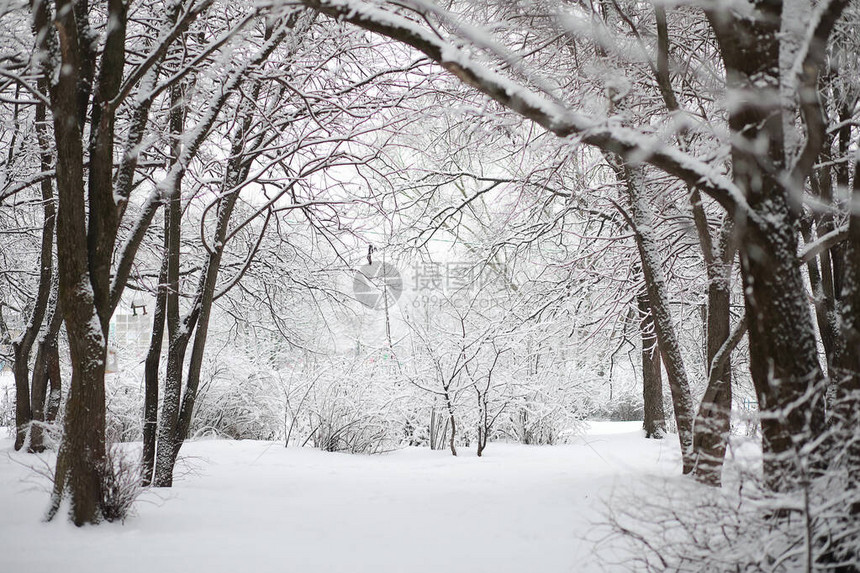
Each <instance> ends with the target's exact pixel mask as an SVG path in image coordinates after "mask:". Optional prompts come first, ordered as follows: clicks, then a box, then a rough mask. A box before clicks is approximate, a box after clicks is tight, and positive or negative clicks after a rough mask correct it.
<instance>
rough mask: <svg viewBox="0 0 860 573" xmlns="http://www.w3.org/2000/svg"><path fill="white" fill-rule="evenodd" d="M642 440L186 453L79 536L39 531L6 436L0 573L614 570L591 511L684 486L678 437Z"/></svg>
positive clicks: (626, 427)
mask: <svg viewBox="0 0 860 573" xmlns="http://www.w3.org/2000/svg"><path fill="white" fill-rule="evenodd" d="M640 427H641V423H639V422H622V423H610V422H593V423H592V424H591V427H590V429H589V430H588V431H587V432H586V434H585V435H584V436H582V437H581V438H579V439H578V440H577V442H576V443H574V444H571V445H566V446H554V447H535V446H519V445H509V444H497V443H494V444H490V446H489V447H488V448H487V451H486V452H485V457H484V458H477V457H476V456H475V454H474V451H465V450H464V451H462V452H461V455H460V456H459V457H457V458H454V457H452V456H450V455H448V454H446V453H445V452H431V451H429V450H425V449H418V448H408V449H405V450H401V451H397V452H394V453H391V454H386V455H380V456H353V455H346V454H331V453H324V452H320V451H316V450H312V449H297V448H291V449H285V448H284V447H283V446H282V444H278V443H271V442H232V441H223V440H212V441H198V442H193V443H188V444H186V445H185V447H184V448H183V450H182V453H183V454H184V456H185V462H184V469H185V470H186V471H185V472H184V475H183V476H182V477H181V479H180V480H179V481H178V483H177V484H176V485H175V486H174V487H173V488H172V489H170V490H160V491H157V492H156V491H151V492H146V493H145V494H144V495H143V498H142V500H141V501H140V502H139V503H138V505H137V509H136V512H135V516H134V517H132V518H131V519H129V520H128V521H126V523H125V524H124V525H121V524H105V525H100V526H97V527H85V528H81V529H78V528H75V527H74V526H72V525H69V524H68V523H66V522H64V521H62V520H60V522H54V523H43V522H41V521H40V517H41V515H42V513H43V511H44V509H45V505H46V502H47V493H46V491H45V488H46V487H47V485H48V482H47V480H46V479H45V478H43V477H39V476H37V475H36V474H35V473H34V472H33V471H32V470H31V469H29V468H28V467H27V466H28V465H29V466H36V467H38V466H39V458H37V457H35V456H32V455H27V454H20V453H15V452H14V451H12V447H11V445H12V444H11V441H10V440H9V439H8V433H7V432H3V438H2V439H0V572H9V573H12V572H17V571H22V572H24V571H26V572H28V573H42V572H49V571H50V572H56V573H78V572H80V573H91V572H119V573H137V572H144V571H146V572H153V571H157V572H159V573H164V572H172V571H182V572H184V573H193V572H197V571H202V572H206V573H221V572H224V573H228V572H229V573H243V572H253V573H262V572H269V571H271V572H275V571H277V572H279V573H291V572H296V573H362V572H368V573H370V572H372V573H425V572H427V573H431V572H432V573H483V572H487V573H507V572H511V573H513V572H516V573H531V572H535V573H555V572H580V571H603V570H626V568H624V567H620V566H618V565H617V564H615V565H613V563H611V561H612V560H613V559H612V558H613V556H617V555H618V550H617V548H614V547H612V546H611V545H612V543H616V544H617V543H619V540H618V539H614V540H610V542H609V543H607V542H606V541H605V540H604V538H605V537H606V533H607V531H608V529H607V527H606V525H604V523H605V511H606V509H605V505H604V502H606V501H609V503H610V504H611V503H617V499H613V498H614V497H615V494H616V493H618V492H620V491H630V490H631V488H632V489H634V490H635V488H636V487H637V486H638V484H642V483H645V482H649V481H650V482H654V481H655V480H657V481H659V482H660V483H663V484H664V485H667V483H668V484H671V482H672V481H673V480H675V479H681V478H677V477H675V476H677V475H678V474H679V473H680V470H679V460H678V458H679V456H678V453H677V452H678V442H677V438H676V437H675V436H669V437H668V438H667V439H666V440H645V439H643V438H642V433H641V432H640V431H639V428H640ZM45 460H49V458H45ZM41 464H42V466H43V467H44V466H45V461H44V460H43V461H42V462H41Z"/></svg>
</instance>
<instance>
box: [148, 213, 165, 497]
mask: <svg viewBox="0 0 860 573" xmlns="http://www.w3.org/2000/svg"><path fill="white" fill-rule="evenodd" d="M165 213H167V212H166V211H165ZM168 217H169V216H168V215H165V221H164V238H165V241H164V257H163V261H162V264H161V271H160V272H159V273H158V292H157V294H156V297H155V312H154V314H153V317H152V336H151V338H150V340H149V351H148V352H147V354H146V364H145V366H144V396H143V455H142V461H141V466H142V467H141V474H142V476H141V480H142V483H143V485H149V484H151V483H152V477H153V475H152V474H153V471H154V469H155V447H156V436H157V431H158V370H159V365H160V364H161V346H162V341H163V340H164V317H165V312H166V306H167V260H168V254H167V253H168V251H167V247H168V244H167V229H168V227H169V221H168Z"/></svg>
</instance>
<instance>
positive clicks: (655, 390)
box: [636, 293, 666, 439]
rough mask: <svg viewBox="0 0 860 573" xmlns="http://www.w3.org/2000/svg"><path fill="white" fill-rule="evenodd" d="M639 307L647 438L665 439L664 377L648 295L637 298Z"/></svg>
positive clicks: (644, 424) (641, 294) (643, 399)
mask: <svg viewBox="0 0 860 573" xmlns="http://www.w3.org/2000/svg"><path fill="white" fill-rule="evenodd" d="M636 300H637V302H638V306H639V317H640V322H639V332H640V334H641V337H642V401H643V410H644V416H645V420H644V422H643V429H644V430H645V437H646V438H655V439H662V438H663V436H665V435H666V415H665V413H664V411H663V375H662V373H661V363H660V349H659V348H658V347H657V335H656V334H655V333H654V319H653V317H652V316H651V305H650V303H649V302H648V295H647V294H646V293H640V294H639V296H638V297H636Z"/></svg>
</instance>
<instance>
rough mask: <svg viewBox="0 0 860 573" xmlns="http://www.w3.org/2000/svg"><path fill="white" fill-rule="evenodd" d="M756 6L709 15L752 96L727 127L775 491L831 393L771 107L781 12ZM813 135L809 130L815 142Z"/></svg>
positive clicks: (730, 71)
mask: <svg viewBox="0 0 860 573" xmlns="http://www.w3.org/2000/svg"><path fill="white" fill-rule="evenodd" d="M844 5H845V3H844V2H835V3H833V4H832V5H831V6H830V9H831V11H830V12H828V13H827V14H826V15H825V16H823V17H822V19H821V21H820V22H819V24H818V26H817V28H816V32H817V33H820V34H821V35H822V36H823V37H824V38H825V40H826V38H827V36H828V35H829V31H828V30H827V26H828V25H831V26H832V23H833V21H835V20H834V18H835V17H837V16H838V15H839V13H840V12H841V10H842V9H843V8H844ZM753 9H754V13H753V16H752V17H749V16H747V15H744V16H736V15H734V14H731V13H729V12H727V11H724V10H723V11H714V12H709V13H708V18H709V20H710V22H711V25H712V27H713V29H714V32H715V34H716V37H717V41H718V43H719V46H720V51H721V53H722V57H723V62H724V64H725V68H726V81H727V85H728V88H729V89H731V90H735V91H737V92H738V93H741V94H745V97H744V99H743V100H741V101H742V103H741V104H740V105H736V106H734V107H733V108H732V109H731V110H730V114H729V128H730V130H731V132H732V142H733V145H732V167H733V169H732V173H733V177H734V180H735V183H736V184H737V185H738V187H739V188H740V189H741V190H742V191H743V192H744V193H745V195H746V200H747V203H748V205H749V208H750V212H749V213H748V214H745V215H744V218H743V219H740V218H736V220H737V224H738V225H739V230H740V233H741V235H742V240H741V246H740V255H741V272H742V277H743V286H744V303H745V307H746V317H747V323H748V328H749V347H750V372H751V374H752V379H753V383H754V385H755V389H756V394H757V395H758V401H759V410H760V413H761V426H762V437H763V440H762V442H763V449H764V473H765V480H766V481H767V483H768V484H769V485H770V487H772V488H776V489H785V488H790V487H792V485H793V484H794V483H795V482H796V481H797V479H800V478H801V476H802V471H801V468H799V467H798V459H799V458H798V456H797V454H798V444H800V445H802V444H805V443H808V442H809V440H811V439H813V438H815V437H816V436H817V435H818V434H819V433H820V432H821V431H822V429H823V426H824V390H825V388H824V375H823V372H822V369H821V365H820V364H819V362H818V353H817V348H816V339H815V329H814V327H813V323H812V317H811V314H810V312H809V306H808V302H807V300H806V289H805V287H804V284H803V279H802V276H801V272H800V269H799V267H798V265H797V255H796V253H797V235H796V228H797V227H796V225H797V222H798V217H799V213H798V212H797V207H796V205H794V204H793V199H792V198H791V196H790V191H789V189H788V188H787V187H786V185H785V182H784V181H783V180H781V179H780V175H779V174H780V173H785V172H786V158H785V141H784V134H783V126H784V124H783V113H782V110H781V109H780V108H779V106H776V105H767V104H766V103H765V102H767V101H771V100H773V101H778V98H779V93H780V85H781V84H780V65H779V56H780V38H781V36H780V23H781V21H782V15H783V14H782V11H783V5H782V2H763V1H762V2H755V3H754V5H753ZM823 49H824V48H823V46H821V45H818V44H816V43H814V42H813V43H812V44H811V46H810V49H809V53H810V54H816V53H817V52H821V53H823ZM821 58H822V61H823V56H821ZM810 68H814V65H811V66H810ZM807 125H808V126H809V125H812V124H810V123H809V122H807ZM813 127H814V126H813ZM813 135H815V132H814V130H813V129H812V128H810V131H809V134H808V137H809V138H812V136H813ZM762 141H765V142H767V151H766V152H765V153H759V152H756V151H755V149H757V148H756V145H757V143H756V142H762ZM807 143H808V147H809V149H810V150H811V152H812V153H810V154H809V155H810V156H811V157H815V156H817V155H818V152H819V151H820V149H819V150H816V149H814V145H812V144H813V143H814V142H813V141H812V140H811V139H810V141H809V142H807ZM759 147H760V145H759ZM810 165H811V162H810ZM801 179H802V177H801Z"/></svg>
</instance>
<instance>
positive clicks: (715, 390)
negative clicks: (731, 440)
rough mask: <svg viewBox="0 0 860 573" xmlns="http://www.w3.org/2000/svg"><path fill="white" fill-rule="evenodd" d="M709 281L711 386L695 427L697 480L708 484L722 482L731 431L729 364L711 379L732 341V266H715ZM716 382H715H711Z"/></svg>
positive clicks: (708, 324)
mask: <svg viewBox="0 0 860 573" xmlns="http://www.w3.org/2000/svg"><path fill="white" fill-rule="evenodd" d="M714 267H715V268H716V270H715V271H711V272H709V274H711V275H712V276H711V277H709V281H708V319H707V365H708V370H707V371H708V380H709V384H708V387H707V389H706V390H705V395H704V397H703V398H702V403H701V405H700V406H699V411H698V414H697V415H696V421H695V424H694V425H693V452H694V456H695V464H696V467H695V471H694V474H695V477H696V479H697V480H698V481H700V482H702V483H706V484H708V485H713V486H719V485H720V483H721V481H722V468H723V459H724V458H725V456H726V442H727V440H728V437H729V433H730V431H731V411H732V369H731V364H730V362H729V361H727V362H728V363H727V364H725V365H723V366H722V367H721V368H720V372H718V373H715V374H714V376H711V369H712V368H713V367H714V366H715V365H714V358H715V357H716V355H717V352H718V351H719V350H720V348H722V347H723V345H724V344H725V343H726V341H727V340H728V338H729V329H730V324H729V318H730V316H731V314H730V312H729V304H730V294H731V293H730V288H731V283H730V281H731V278H730V273H731V264H725V263H722V262H719V263H715V265H714ZM711 380H713V382H711Z"/></svg>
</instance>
